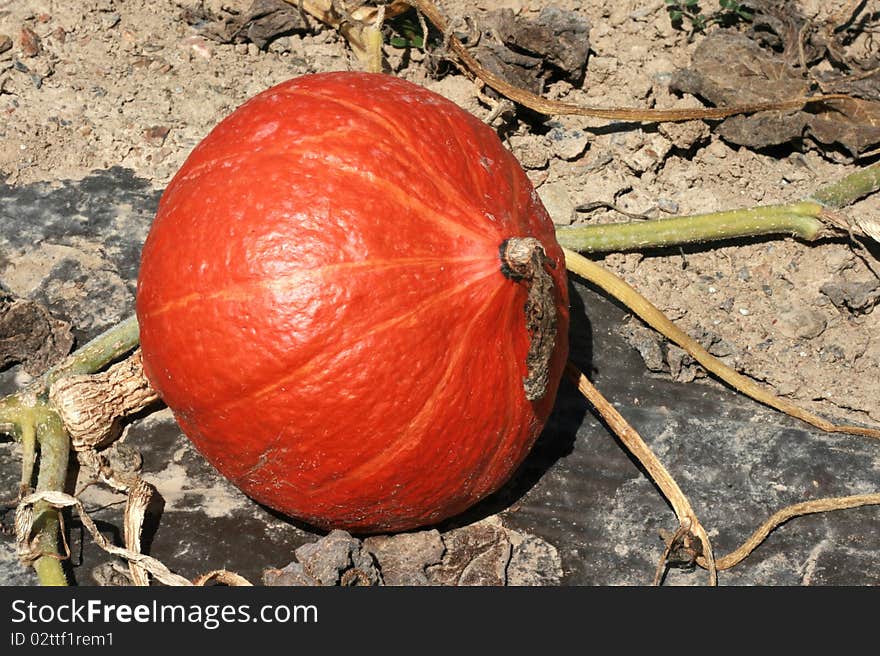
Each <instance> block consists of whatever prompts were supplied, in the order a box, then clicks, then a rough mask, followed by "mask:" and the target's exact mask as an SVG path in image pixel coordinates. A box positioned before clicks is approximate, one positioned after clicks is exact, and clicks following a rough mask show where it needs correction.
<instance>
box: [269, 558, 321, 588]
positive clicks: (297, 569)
mask: <svg viewBox="0 0 880 656" xmlns="http://www.w3.org/2000/svg"><path fill="white" fill-rule="evenodd" d="M263 585H268V586H300V587H301V586H316V585H320V584H319V583H318V581H316V580H315V579H314V578H313V577H311V576H309V574H307V573H306V570H305V568H304V567H303V566H302V563H297V562H292V563H289V564H287V565H285V566H284V567H282V568H281V569H267V570H266V571H264V572H263Z"/></svg>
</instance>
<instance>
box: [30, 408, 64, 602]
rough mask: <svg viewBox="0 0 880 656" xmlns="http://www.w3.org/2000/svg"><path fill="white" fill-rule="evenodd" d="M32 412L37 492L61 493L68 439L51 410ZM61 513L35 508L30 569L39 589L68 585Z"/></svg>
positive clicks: (40, 505)
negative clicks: (33, 555) (37, 455)
mask: <svg viewBox="0 0 880 656" xmlns="http://www.w3.org/2000/svg"><path fill="white" fill-rule="evenodd" d="M35 411H36V413H37V415H38V419H37V422H36V432H37V439H38V441H39V443H40V469H39V473H38V474H37V492H43V491H51V490H63V489H64V483H65V481H66V480H67V463H68V458H69V456H70V438H69V437H68V436H67V431H65V430H64V424H63V423H62V421H61V417H60V416H59V415H58V413H57V412H55V411H54V410H53V409H52V408H51V407H49V406H48V405H46V404H43V403H41V404H40V406H38V408H35ZM60 513H61V511H60V510H57V509H55V508H53V507H52V506H51V505H49V504H48V503H47V502H45V501H40V502H38V503H37V504H35V506H34V523H33V528H32V532H36V534H37V549H38V550H39V555H38V556H37V558H36V560H35V561H34V564H33V566H34V569H35V570H36V572H37V578H39V580H40V584H41V585H46V586H62V585H68V583H69V581H68V580H67V574H66V573H65V572H64V566H63V564H62V558H63V557H62V556H60V555H59V548H58V547H59V541H60V539H61V516H60Z"/></svg>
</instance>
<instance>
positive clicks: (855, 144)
mask: <svg viewBox="0 0 880 656" xmlns="http://www.w3.org/2000/svg"><path fill="white" fill-rule="evenodd" d="M819 107H820V108H822V109H823V110H824V111H820V112H818V113H816V114H814V115H813V116H812V117H811V118H810V120H809V127H810V134H811V135H812V136H813V138H814V139H816V140H817V141H820V142H822V143H823V144H834V143H839V144H841V145H843V146H844V147H845V148H846V149H847V150H849V151H850V153H851V154H852V155H853V156H856V155H858V154H859V153H863V152H865V151H866V150H870V149H872V148H874V147H875V146H876V145H877V144H880V103H878V102H876V101H873V100H861V99H860V98H841V99H839V100H828V101H826V102H824V103H822V104H821V105H820V106H819Z"/></svg>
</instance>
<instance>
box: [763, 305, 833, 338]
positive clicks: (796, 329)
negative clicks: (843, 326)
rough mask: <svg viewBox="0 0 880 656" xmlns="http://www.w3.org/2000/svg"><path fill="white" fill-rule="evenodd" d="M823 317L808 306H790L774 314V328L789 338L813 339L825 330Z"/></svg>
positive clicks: (826, 324) (825, 324)
mask: <svg viewBox="0 0 880 656" xmlns="http://www.w3.org/2000/svg"><path fill="white" fill-rule="evenodd" d="M827 326H828V322H827V321H826V320H825V317H824V316H823V315H822V314H821V313H820V312H818V311H817V310H813V309H810V308H797V307H790V308H786V309H784V310H781V311H780V312H779V313H778V314H777V316H776V328H777V329H778V330H779V332H780V333H782V334H783V335H785V336H786V337H788V338H790V339H814V338H816V337H818V336H819V335H821V334H822V333H823V332H825V328H826V327H827Z"/></svg>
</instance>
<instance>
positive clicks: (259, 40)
mask: <svg viewBox="0 0 880 656" xmlns="http://www.w3.org/2000/svg"><path fill="white" fill-rule="evenodd" d="M184 20H186V22H187V23H189V24H190V25H193V26H194V27H196V29H197V30H198V31H199V33H200V34H201V35H202V36H204V37H205V38H208V39H212V40H214V41H219V42H220V43H232V42H237V43H243V42H252V43H254V44H256V45H257V47H258V48H260V49H265V48H266V46H268V45H269V43H271V42H272V41H273V40H275V39H276V38H278V37H280V36H283V35H285V34H290V33H292V32H296V31H300V30H305V29H307V28H308V24H307V23H306V20H305V18H304V17H303V14H302V13H301V12H300V11H299V9H298V8H297V7H296V5H295V4H290V3H288V2H285V1H284V0H253V2H252V3H251V5H250V7H249V8H248V9H246V10H245V11H241V12H239V13H237V14H232V15H230V14H219V15H218V14H212V13H211V12H209V11H208V10H207V9H205V8H203V7H193V8H190V9H188V10H186V11H185V12H184Z"/></svg>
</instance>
